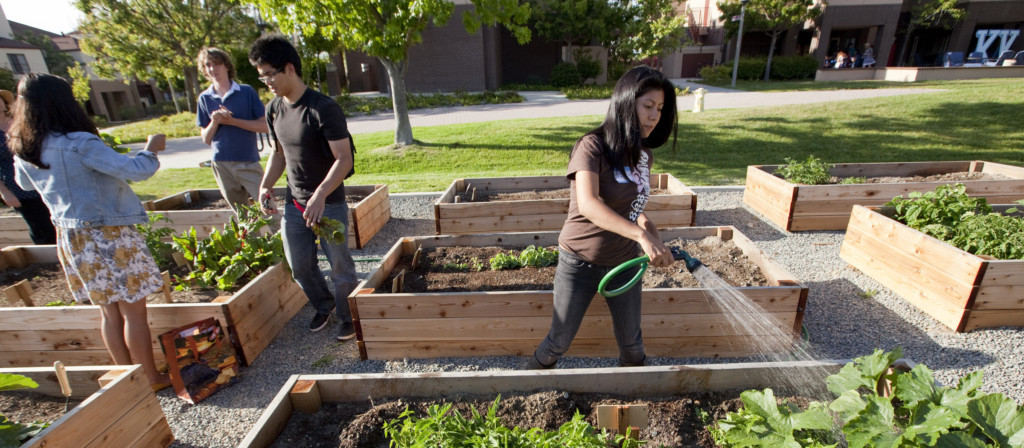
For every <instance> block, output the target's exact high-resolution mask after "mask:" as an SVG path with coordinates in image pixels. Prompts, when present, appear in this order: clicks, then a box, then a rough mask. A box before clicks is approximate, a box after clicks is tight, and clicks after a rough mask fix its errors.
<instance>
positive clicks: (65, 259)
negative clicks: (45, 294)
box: [57, 226, 163, 305]
mask: <svg viewBox="0 0 1024 448" xmlns="http://www.w3.org/2000/svg"><path fill="white" fill-rule="evenodd" d="M57 256H58V257H59V258H60V264H61V266H63V267H64V274H65V275H67V278H68V286H69V287H70V288H71V295H72V296H74V298H75V300H76V301H78V302H79V303H87V302H92V303H93V304H95V305H109V304H112V303H115V302H121V301H124V302H127V303H133V302H137V301H139V300H144V299H145V298H146V296H148V295H149V294H152V293H153V292H155V291H156V290H158V289H160V288H161V286H162V284H163V279H162V278H161V277H160V270H159V269H157V267H156V263H155V262H154V261H153V256H152V255H151V254H150V253H149V248H148V247H146V240H145V239H143V238H142V235H141V234H140V233H139V231H138V230H136V229H135V226H105V227H89V228H83V229H64V228H60V227H58V228H57Z"/></svg>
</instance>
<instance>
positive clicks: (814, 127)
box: [134, 79, 1024, 198]
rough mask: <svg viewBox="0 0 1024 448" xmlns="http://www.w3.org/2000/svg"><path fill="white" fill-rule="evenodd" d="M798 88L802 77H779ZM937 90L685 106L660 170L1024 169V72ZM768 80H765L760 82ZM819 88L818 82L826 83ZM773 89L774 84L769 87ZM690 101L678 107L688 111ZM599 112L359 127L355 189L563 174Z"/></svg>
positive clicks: (201, 179) (205, 174)
mask: <svg viewBox="0 0 1024 448" xmlns="http://www.w3.org/2000/svg"><path fill="white" fill-rule="evenodd" d="M786 84H790V85H794V86H798V85H799V84H800V83H786ZM899 85H900V86H902V87H921V86H927V87H939V88H943V89H947V90H946V91H943V92H938V93H929V94H919V95H906V96H897V97H887V98H875V99H864V100H853V101H843V102H835V103H823V104H810V105H796V106H778V107H760V108H747V109H730V110H709V111H705V112H703V113H700V114H693V113H690V112H682V113H681V114H680V120H679V136H678V147H677V149H676V150H675V151H674V152H673V151H671V150H670V149H668V148H667V147H663V148H660V149H658V150H656V151H655V165H654V171H656V172H669V173H672V174H673V175H674V176H676V177H677V178H679V179H680V180H681V181H683V183H686V184H688V185H741V184H743V182H744V177H745V172H746V167H747V165H756V164H778V163H784V160H785V158H787V157H790V158H794V159H806V158H807V156H808V155H815V156H817V157H819V158H821V159H822V160H825V161H827V162H831V163H837V162H887V161H929V160H987V161H992V162H1001V163H1010V164H1014V165H1024V151H1022V148H1021V142H1022V141H1024V128H1022V127H1021V126H1020V119H1019V116H1020V114H1021V113H1022V111H1024V97H1022V96H1021V95H1019V94H1017V93H1014V92H1022V91H1024V79H1000V80H976V81H951V82H931V83H913V84H908V83H903V84H899ZM765 87H766V86H765ZM823 87H824V86H823ZM769 90H770V89H769ZM684 109H685V107H684ZM600 120H601V117H599V116H592V117H573V118H556V119H551V118H542V119H527V120H509V121H496V122H487V123H473V124H461V125H451V126H437V127H425V128H415V129H414V130H413V133H414V135H415V137H416V139H417V140H418V141H420V142H421V144H420V145H418V146H415V147H409V148H404V149H399V150H392V149H388V145H389V144H390V143H391V141H392V134H393V133H392V132H391V131H387V132H377V133H371V134H359V135H355V136H354V139H355V142H356V147H357V148H359V152H358V153H357V154H356V173H357V174H356V175H355V176H354V177H353V178H351V179H349V180H348V181H347V183H348V184H350V185H356V184H372V183H387V184H389V186H390V190H391V191H392V192H406V191H438V190H442V189H444V188H446V187H447V186H448V184H450V183H451V181H452V180H454V179H456V178H462V177H483V176H534V175H552V174H561V173H563V172H564V170H565V164H566V162H567V160H568V155H569V150H570V149H571V148H572V144H573V142H574V141H575V140H576V139H577V138H579V137H580V136H581V135H582V134H583V133H585V132H586V131H588V130H589V129H591V128H593V127H594V126H596V125H597V124H598V123H599V122H600ZM134 188H135V189H136V191H137V192H138V193H139V194H140V195H142V196H144V197H146V198H152V197H159V196H166V195H169V194H173V193H176V192H179V191H182V190H185V189H189V188H215V183H214V180H213V176H212V175H211V174H210V172H209V170H208V169H200V168H188V169H174V170H162V171H161V172H160V173H159V174H158V175H157V176H155V177H154V178H153V179H150V180H148V181H146V182H140V183H137V184H135V185H134Z"/></svg>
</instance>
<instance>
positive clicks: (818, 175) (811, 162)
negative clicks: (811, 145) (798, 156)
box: [775, 155, 832, 185]
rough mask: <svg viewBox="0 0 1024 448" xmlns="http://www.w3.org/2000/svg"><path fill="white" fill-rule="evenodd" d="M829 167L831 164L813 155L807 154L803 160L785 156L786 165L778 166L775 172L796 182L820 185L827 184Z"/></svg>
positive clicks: (829, 177)
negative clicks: (799, 160)
mask: <svg viewBox="0 0 1024 448" xmlns="http://www.w3.org/2000/svg"><path fill="white" fill-rule="evenodd" d="M830 168H832V165H831V164H828V163H825V162H822V161H821V159H819V158H817V157H814V156H813V155H811V156H807V160H806V161H804V162H798V161H796V160H794V159H791V158H789V157H786V165H783V166H781V167H779V169H778V170H776V171H775V173H776V174H778V175H779V176H782V178H783V179H786V180H788V181H790V182H793V183H796V184H804V185H821V184H827V183H828V182H829V180H831V176H830V175H829V174H828V170H829V169H830Z"/></svg>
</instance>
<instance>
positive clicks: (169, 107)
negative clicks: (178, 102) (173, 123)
mask: <svg viewBox="0 0 1024 448" xmlns="http://www.w3.org/2000/svg"><path fill="white" fill-rule="evenodd" d="M185 109H188V108H187V107H182V110H185ZM146 113H148V114H149V116H150V117H160V116H164V115H174V114H176V113H178V111H177V110H175V109H174V103H173V102H170V101H163V102H159V103H156V104H154V105H152V106H149V109H148V110H147V111H146Z"/></svg>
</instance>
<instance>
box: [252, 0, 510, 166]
mask: <svg viewBox="0 0 1024 448" xmlns="http://www.w3.org/2000/svg"><path fill="white" fill-rule="evenodd" d="M257 1H258V4H259V6H260V7H261V8H262V9H263V10H264V11H266V12H267V13H268V15H269V16H271V17H272V18H274V19H275V20H276V21H278V22H279V23H280V24H281V26H282V29H284V30H297V31H299V32H300V33H301V34H302V36H303V37H306V36H315V35H316V33H318V32H319V33H322V34H323V36H324V37H325V38H327V39H337V40H338V41H339V42H341V43H342V44H344V46H345V47H346V48H350V49H353V50H359V51H362V52H364V53H366V54H368V55H370V56H373V57H375V58H377V59H378V60H380V62H381V64H382V65H384V68H385V69H386V70H387V72H388V77H389V78H390V79H391V101H392V105H393V108H394V112H395V126H396V128H395V144H396V145H398V146H404V145H410V144H412V143H413V137H412V125H411V124H410V123H409V106H408V104H407V100H406V88H405V73H406V70H407V69H408V65H407V64H408V58H409V48H410V47H412V46H413V45H416V44H418V43H420V42H421V41H422V40H423V36H422V33H423V30H424V29H426V27H427V25H428V24H430V23H433V24H434V25H436V26H443V25H444V24H446V23H447V22H448V19H449V18H450V17H451V15H452V12H453V11H454V9H455V5H454V3H452V2H450V1H448V0H419V1H412V2H381V1H378V0H257ZM472 4H473V9H472V10H471V11H467V12H466V13H465V14H464V15H463V17H462V23H463V25H464V26H465V28H466V31H468V32H475V31H476V30H477V29H479V28H480V26H481V25H485V24H486V25H495V24H502V25H504V26H505V27H506V28H508V29H509V30H510V31H512V33H513V34H514V35H515V36H516V39H517V40H518V41H519V42H521V43H525V42H527V41H529V40H530V30H529V28H527V27H526V26H524V25H523V24H524V23H525V22H526V21H527V19H528V18H529V16H530V7H529V5H528V4H520V3H519V0H472Z"/></svg>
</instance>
